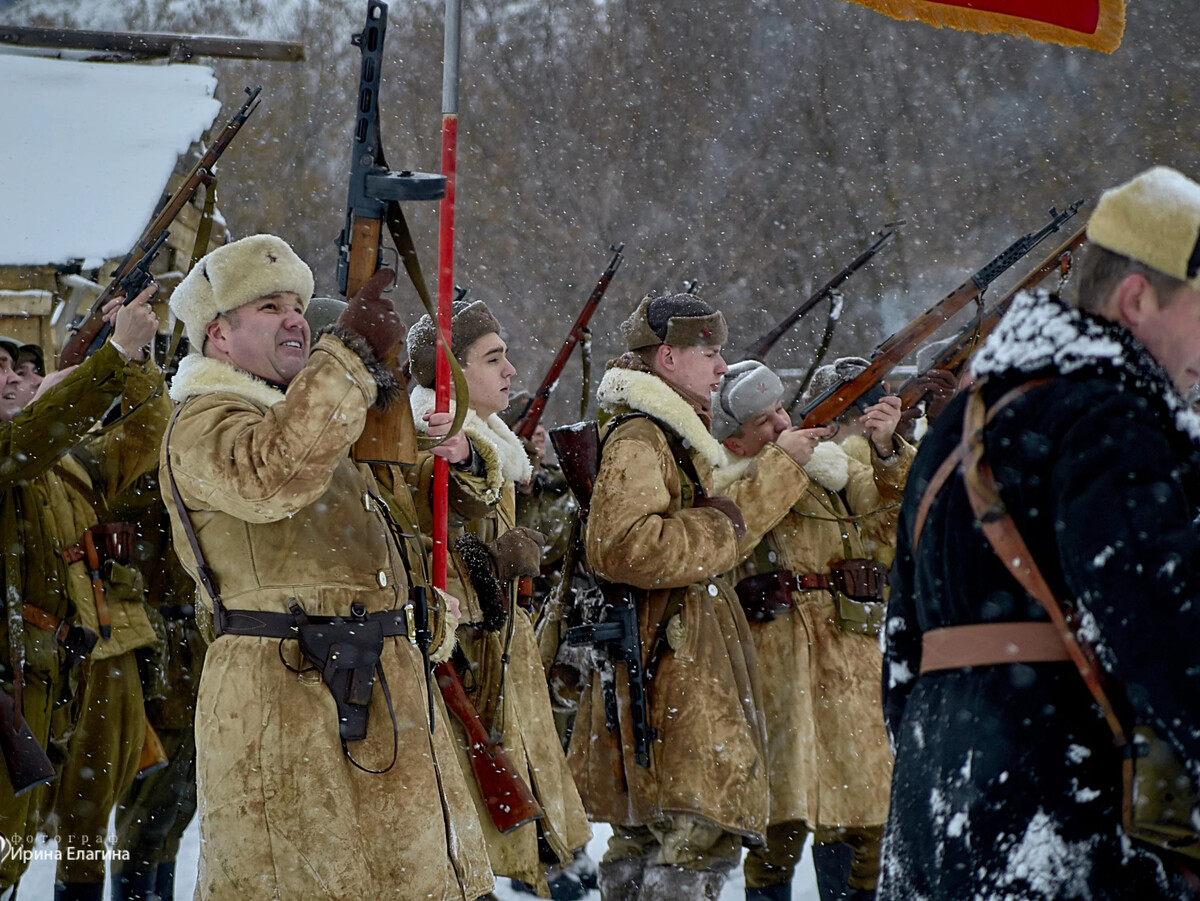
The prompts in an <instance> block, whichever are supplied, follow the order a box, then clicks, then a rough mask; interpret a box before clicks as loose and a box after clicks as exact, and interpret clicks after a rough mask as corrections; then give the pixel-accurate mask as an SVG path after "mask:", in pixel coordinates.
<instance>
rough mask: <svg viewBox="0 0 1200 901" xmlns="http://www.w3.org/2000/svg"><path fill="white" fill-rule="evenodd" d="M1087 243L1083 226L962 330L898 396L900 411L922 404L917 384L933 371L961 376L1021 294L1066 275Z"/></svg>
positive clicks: (1084, 226)
mask: <svg viewBox="0 0 1200 901" xmlns="http://www.w3.org/2000/svg"><path fill="white" fill-rule="evenodd" d="M1086 240H1087V226H1086V225H1083V226H1080V228H1079V230H1078V231H1077V232H1075V234H1073V235H1072V236H1071V237H1070V238H1068V239H1067V240H1066V241H1064V242H1063V243H1062V244H1061V245H1060V246H1059V247H1058V248H1057V249H1056V250H1055V251H1054V252H1053V253H1052V254H1050V255H1049V256H1048V257H1046V259H1044V260H1042V262H1041V263H1039V264H1038V265H1037V267H1036V268H1034V269H1033V270H1032V271H1030V272H1029V274H1028V275H1026V276H1025V277H1024V278H1023V279H1021V280H1020V281H1019V282H1017V284H1015V285H1014V286H1013V287H1012V288H1010V289H1009V290H1008V292H1007V293H1006V294H1005V295H1004V296H1003V297H1001V298H1000V299H999V300H998V301H996V302H995V303H994V304H992V305H991V306H990V307H988V309H987V311H986V312H985V313H984V314H983V315H982V316H981V317H979V321H978V322H976V323H973V324H972V325H970V326H968V327H967V328H965V329H963V331H962V332H961V333H959V335H958V336H957V337H956V338H955V340H954V341H953V342H952V343H951V344H949V345H948V346H947V347H945V348H943V349H942V351H941V352H940V353H939V354H938V355H937V357H936V358H934V360H933V362H932V363H930V364H929V365H928V366H927V367H925V370H924V372H919V373H917V374H916V375H915V376H913V377H912V378H910V379H909V380H908V381H906V382H905V383H904V384H903V385H901V386H900V388H899V390H898V391H896V394H897V395H898V396H899V398H900V405H901V407H902V408H904V409H908V408H910V407H915V406H916V405H917V404H918V403H920V402H921V400H922V398H923V397H924V396H925V393H926V391H925V389H924V388H923V387H921V386H920V385H918V384H917V380H918V379H920V377H921V376H923V375H925V373H927V372H929V371H930V370H933V369H944V370H946V371H948V372H953V373H954V374H955V375H960V374H961V373H962V370H963V368H964V367H965V366H966V365H967V362H968V361H969V360H970V359H971V354H973V353H974V352H975V349H976V348H977V347H979V345H980V344H981V343H982V342H983V339H984V338H986V337H987V336H988V335H990V334H991V333H992V330H993V329H994V328H995V327H996V326H997V325H998V324H999V323H1000V320H1001V319H1003V318H1004V314H1005V313H1007V312H1008V308H1009V307H1010V306H1012V302H1013V299H1014V298H1015V297H1016V296H1017V295H1018V294H1020V293H1021V292H1022V291H1028V290H1029V289H1030V288H1032V287H1034V286H1035V285H1037V284H1038V283H1039V282H1041V281H1042V279H1044V278H1046V277H1047V276H1048V275H1050V273H1052V272H1054V271H1055V270H1056V269H1057V270H1058V271H1059V272H1065V270H1066V268H1068V267H1069V266H1070V262H1071V254H1072V253H1073V252H1074V251H1075V250H1076V249H1077V248H1079V247H1080V246H1081V245H1082V244H1083V243H1084V242H1085V241H1086Z"/></svg>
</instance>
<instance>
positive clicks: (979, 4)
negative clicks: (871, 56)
mask: <svg viewBox="0 0 1200 901" xmlns="http://www.w3.org/2000/svg"><path fill="white" fill-rule="evenodd" d="M849 2H851V3H857V4H859V5H860V6H866V7H869V8H870V9H873V10H875V11H877V12H881V13H883V14H884V15H888V16H891V17H892V18H894V19H902V20H909V21H911V20H918V21H921V22H925V23H926V24H929V25H934V26H936V27H938V28H942V27H946V28H957V29H959V30H961V31H978V32H983V33H985V34H989V33H1002V34H1013V35H1018V36H1020V37H1026V38H1030V39H1032V40H1035V41H1048V42H1050V43H1054V44H1064V45H1066V46H1069V47H1087V48H1089V49H1092V50H1103V51H1104V52H1105V53H1112V52H1113V51H1114V50H1116V49H1117V47H1119V46H1120V45H1121V36H1122V34H1123V33H1124V31H1125V0H943V2H934V0H849Z"/></svg>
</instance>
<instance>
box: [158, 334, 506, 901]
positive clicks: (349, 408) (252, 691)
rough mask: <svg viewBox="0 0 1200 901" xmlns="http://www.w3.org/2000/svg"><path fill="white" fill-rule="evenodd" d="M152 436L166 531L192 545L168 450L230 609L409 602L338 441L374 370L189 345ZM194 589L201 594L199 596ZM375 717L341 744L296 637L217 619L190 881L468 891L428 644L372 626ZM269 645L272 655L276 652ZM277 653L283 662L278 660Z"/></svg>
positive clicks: (334, 355) (306, 893)
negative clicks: (195, 868)
mask: <svg viewBox="0 0 1200 901" xmlns="http://www.w3.org/2000/svg"><path fill="white" fill-rule="evenodd" d="M171 393H172V397H173V398H175V399H176V400H179V401H181V402H182V406H181V407H180V410H179V413H178V418H177V419H176V420H175V424H174V431H173V433H170V432H169V433H168V439H167V441H166V443H165V444H164V449H163V460H164V465H163V466H162V467H161V469H160V482H161V486H162V491H163V494H164V496H165V498H166V502H167V506H168V510H169V511H170V513H171V517H172V533H173V537H174V541H175V547H176V550H177V552H178V553H179V555H180V559H181V560H182V562H183V564H184V566H185V568H187V569H188V571H189V572H190V573H191V574H192V576H193V578H195V577H196V561H195V559H194V557H193V554H192V552H191V550H190V547H189V544H188V540H187V538H186V537H185V534H184V531H183V529H182V521H181V520H180V519H179V514H180V511H179V510H178V509H177V508H176V505H175V504H174V502H173V501H172V500H171V496H170V491H171V488H170V479H169V476H168V472H167V467H166V464H165V461H166V459H167V457H168V455H169V459H170V463H171V469H172V470H173V472H174V475H175V478H176V480H177V483H178V486H179V491H180V492H181V494H182V498H183V502H184V504H185V505H186V507H187V515H188V516H189V517H190V519H191V522H192V523H193V524H194V527H195V530H196V533H197V535H198V538H199V542H200V546H201V549H202V551H203V554H204V556H205V557H206V558H207V561H208V564H209V565H210V566H211V567H212V569H213V571H214V575H215V577H216V580H217V584H218V585H219V588H220V591H221V593H222V598H223V602H224V605H225V606H226V607H227V608H228V609H234V610H246V609H251V610H253V609H257V610H270V611H275V612H280V613H282V612H285V611H286V610H287V605H288V602H289V601H290V600H292V599H294V600H295V601H296V603H298V604H299V605H300V606H301V607H302V608H303V609H304V610H305V611H306V612H307V613H309V614H315V615H342V616H345V615H348V614H349V611H350V605H351V604H352V603H356V602H357V603H361V604H363V605H364V606H365V608H366V610H367V611H368V612H375V611H380V610H390V609H396V608H398V607H400V606H402V605H403V604H405V602H406V601H407V585H408V583H407V579H406V575H405V568H404V562H403V560H402V559H401V556H400V553H399V550H398V546H397V545H396V543H395V540H394V539H393V537H392V536H391V534H390V532H389V528H388V525H387V523H386V521H385V518H384V515H383V510H382V507H381V504H380V502H379V499H378V492H377V487H376V483H375V481H374V478H373V477H372V476H371V473H370V471H369V470H368V469H367V468H366V467H365V466H359V465H356V464H354V463H353V462H352V461H351V460H350V458H349V456H348V451H349V449H350V446H351V444H352V443H353V442H354V441H355V439H356V438H357V437H358V435H359V433H360V432H361V431H362V427H363V423H364V421H365V416H366V411H367V409H368V407H369V406H370V405H371V404H372V403H374V402H375V400H376V394H377V389H376V382H375V380H374V379H373V377H372V375H371V374H370V371H369V370H368V369H367V368H366V366H365V365H364V363H363V361H362V360H361V359H360V358H359V357H358V356H357V355H355V354H354V353H352V352H351V351H350V350H349V349H347V347H346V346H345V345H344V344H343V343H342V342H341V341H340V340H339V339H337V338H335V337H333V336H331V335H326V336H324V337H322V338H321V340H320V341H319V343H318V344H317V345H316V347H315V348H314V350H313V352H312V356H311V358H310V360H309V362H308V365H307V366H306V367H305V369H304V370H303V371H302V372H301V373H300V374H299V375H298V376H297V377H296V378H295V379H294V380H293V381H292V383H291V385H290V386H289V388H288V391H287V394H286V395H284V394H282V393H281V392H279V391H278V390H276V389H275V388H273V387H271V386H269V385H267V384H266V383H264V382H261V381H259V380H257V379H254V378H253V377H251V376H249V375H247V374H246V373H244V372H242V371H240V370H236V369H234V368H233V367H231V366H228V365H226V364H223V363H220V362H217V361H215V360H210V359H206V358H202V357H196V356H192V357H189V358H188V359H186V360H185V361H184V363H183V364H182V365H181V366H180V369H179V374H178V375H177V377H176V378H175V380H174V383H173V385H172V392H171ZM206 601H207V598H206ZM384 641H385V644H384V651H383V657H382V659H381V666H382V669H383V675H384V677H385V678H386V681H387V685H388V688H389V691H390V705H391V707H392V708H393V709H394V722H395V730H394V728H393V719H392V716H391V714H390V713H389V702H388V700H387V698H386V697H385V694H384V692H383V691H382V690H381V687H382V686H381V685H379V684H377V685H376V686H375V689H374V691H373V692H372V696H371V711H370V731H369V733H368V736H367V738H366V740H365V741H362V742H354V743H352V744H351V746H350V748H351V753H352V754H353V755H354V757H355V759H356V760H357V761H359V762H360V763H361V764H362V765H364V766H367V767H371V768H373V769H380V768H384V767H386V766H387V765H388V763H389V761H390V760H391V759H392V751H393V741H398V742H399V750H398V755H397V759H396V763H395V765H394V766H393V767H392V768H391V769H390V770H388V771H387V772H386V773H384V774H381V775H377V774H371V773H366V772H363V771H362V770H359V769H356V768H355V767H354V765H353V764H352V763H351V762H350V761H349V760H348V759H347V758H346V757H345V756H344V755H343V753H342V747H341V743H340V741H339V738H338V721H337V712H336V708H335V706H334V701H333V698H332V696H331V695H330V693H329V690H328V689H327V688H326V687H325V685H324V684H323V683H322V681H321V678H320V675H319V674H318V673H316V672H314V671H312V670H311V669H307V670H305V671H303V672H300V673H299V674H298V673H297V672H296V671H297V670H302V669H304V668H303V667H302V666H301V663H302V661H301V659H300V656H299V652H298V649H297V647H296V645H295V643H293V642H290V641H283V642H281V641H280V640H278V639H269V638H253V637H247V636H239V635H224V636H220V637H218V638H217V639H216V641H215V642H214V643H213V644H212V646H211V647H210V648H209V651H208V655H207V657H206V659H205V663H204V671H203V674H202V676H201V680H200V691H199V697H198V699H197V709H196V752H197V759H198V765H197V783H198V794H199V814H200V837H201V848H202V851H201V858H200V874H199V881H198V884H197V897H200V898H205V899H216V901H225V899H230V901H244V899H247V898H282V899H295V901H302V899H303V901H308V899H311V898H314V897H324V898H336V899H339V901H340V899H347V898H385V897H386V898H397V899H412V898H421V899H470V898H474V897H477V896H478V895H480V894H482V893H484V892H486V891H488V890H489V889H490V887H491V884H492V880H491V874H490V871H489V867H488V859H487V854H486V850H485V848H484V844H483V841H482V836H481V835H480V832H479V828H478V825H477V821H476V818H475V812H474V809H473V807H472V805H471V801H470V796H469V794H468V791H467V787H466V785H465V782H464V780H463V778H462V775H461V773H460V771H459V770H458V768H457V767H456V766H454V764H453V762H452V761H453V760H454V755H455V750H454V748H453V746H452V744H453V743H452V742H451V741H450V739H449V736H450V735H451V732H450V729H449V727H448V724H447V723H446V720H445V718H444V716H442V714H441V708H440V707H435V711H436V713H435V717H436V722H435V726H434V731H433V735H432V737H431V735H430V729H429V711H428V701H427V697H428V695H427V686H426V680H425V673H424V671H423V664H422V660H421V656H420V654H419V653H418V651H417V650H416V648H415V647H413V645H412V644H410V643H409V641H408V639H407V638H405V637H403V636H397V637H391V638H387V639H385V640H384ZM281 657H282V659H281ZM284 661H286V662H287V664H288V665H289V666H290V667H291V669H289V666H285V665H284Z"/></svg>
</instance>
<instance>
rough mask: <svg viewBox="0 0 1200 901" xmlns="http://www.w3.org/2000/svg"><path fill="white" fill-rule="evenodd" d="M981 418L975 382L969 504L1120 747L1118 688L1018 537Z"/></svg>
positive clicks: (969, 421)
mask: <svg viewBox="0 0 1200 901" xmlns="http://www.w3.org/2000/svg"><path fill="white" fill-rule="evenodd" d="M987 419H988V416H987V409H986V405H985V404H984V401H983V397H982V395H981V394H980V393H979V388H978V386H975V387H974V388H972V389H971V397H970V398H969V399H968V401H967V406H966V410H965V412H964V415H963V445H964V446H965V447H966V455H965V459H964V461H963V480H964V482H965V483H966V486H967V497H968V498H969V499H970V501H971V509H972V510H973V511H974V513H975V518H976V519H977V520H978V522H979V525H980V527H981V528H982V529H983V534H984V535H985V536H986V537H987V540H988V543H989V544H990V545H991V547H992V550H993V551H995V553H996V556H997V557H999V558H1000V561H1001V562H1002V563H1003V564H1004V567H1005V569H1007V570H1008V571H1009V573H1011V574H1012V576H1013V578H1014V579H1016V580H1017V582H1018V583H1020V585H1021V587H1022V588H1024V589H1025V591H1027V592H1028V593H1029V594H1030V595H1031V596H1032V597H1034V598H1035V599H1036V600H1037V601H1038V603H1040V604H1041V605H1042V607H1043V608H1044V609H1045V610H1046V613H1047V614H1048V615H1049V616H1050V620H1051V622H1053V623H1054V625H1055V626H1057V627H1058V630H1059V634H1060V635H1061V637H1062V640H1063V644H1064V645H1065V646H1066V648H1067V654H1068V655H1069V656H1070V658H1071V661H1072V662H1073V663H1074V664H1075V667H1076V669H1078V670H1079V674H1080V676H1082V677H1083V681H1084V683H1085V684H1086V685H1087V687H1088V690H1089V691H1090V692H1091V694H1092V697H1093V698H1094V699H1095V701H1096V704H1097V706H1098V707H1099V708H1100V712H1101V713H1102V714H1103V715H1104V719H1105V721H1106V722H1107V723H1108V726H1109V728H1110V729H1111V730H1112V733H1113V739H1114V742H1115V744H1116V745H1117V747H1125V746H1126V745H1127V744H1128V743H1129V739H1128V735H1127V732H1126V729H1125V726H1124V724H1123V723H1122V721H1121V718H1120V717H1119V716H1118V715H1117V712H1116V708H1115V707H1114V705H1113V700H1112V697H1110V695H1112V696H1113V697H1120V698H1122V699H1123V696H1124V692H1123V691H1122V690H1121V687H1120V686H1119V685H1116V684H1114V683H1113V680H1112V679H1111V678H1110V677H1109V676H1108V674H1107V673H1106V672H1105V671H1104V669H1103V668H1102V667H1101V666H1100V661H1099V658H1098V657H1097V655H1096V650H1095V647H1094V646H1093V645H1092V643H1091V641H1090V640H1088V638H1087V637H1085V636H1084V635H1083V634H1082V629H1081V626H1080V623H1079V620H1078V618H1077V617H1075V615H1074V611H1073V610H1072V609H1071V606H1070V605H1069V604H1064V603H1062V602H1060V601H1059V599H1058V598H1057V597H1055V595H1054V592H1053V591H1052V590H1051V588H1050V585H1049V583H1047V582H1046V579H1045V577H1044V576H1043V575H1042V572H1041V570H1040V569H1039V568H1038V565H1037V563H1036V562H1035V561H1034V559H1033V554H1032V553H1031V552H1030V550H1029V547H1028V546H1027V545H1026V543H1025V539H1024V538H1022V537H1021V533H1020V532H1019V531H1018V530H1017V525H1016V523H1015V522H1013V518H1012V516H1010V515H1009V513H1008V510H1007V508H1006V507H1005V505H1004V501H1003V499H1002V498H1001V497H1000V492H999V489H998V488H997V487H996V480H995V477H994V476H993V474H992V467H991V464H990V463H989V461H988V459H987V454H986V451H985V449H984V444H983V428H984V426H985V425H986V423H987Z"/></svg>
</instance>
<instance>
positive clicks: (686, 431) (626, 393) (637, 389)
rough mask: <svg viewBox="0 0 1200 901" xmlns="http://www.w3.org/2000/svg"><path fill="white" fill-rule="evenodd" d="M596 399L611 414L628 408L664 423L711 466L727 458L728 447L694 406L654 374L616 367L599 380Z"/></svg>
mask: <svg viewBox="0 0 1200 901" xmlns="http://www.w3.org/2000/svg"><path fill="white" fill-rule="evenodd" d="M596 399H597V400H598V401H599V402H600V406H602V407H604V409H606V410H608V411H609V412H613V411H615V410H618V409H619V408H621V407H629V408H630V409H633V410H636V411H637V412H639V413H648V414H650V415H651V416H653V417H654V418H655V419H658V420H661V421H662V422H663V423H665V424H666V425H668V426H670V427H671V429H673V430H674V432H675V433H676V434H677V435H679V437H680V438H682V439H683V440H684V443H685V445H686V446H687V447H690V448H692V449H693V450H695V451H696V453H698V454H699V455H700V456H701V457H703V458H704V459H705V460H706V461H708V465H709V466H718V465H720V463H721V462H722V461H723V460H724V459H725V448H723V447H722V446H721V443H720V442H719V441H717V439H716V438H714V437H713V436H712V435H710V434H709V432H708V429H707V428H706V427H705V425H704V423H703V421H701V419H700V416H699V415H698V414H697V413H696V411H695V410H694V409H692V406H691V404H689V403H688V402H687V401H686V400H684V399H683V398H682V397H680V396H679V395H678V394H676V393H675V392H674V391H673V390H671V386H670V385H668V384H667V383H666V382H664V381H663V380H662V379H660V378H659V377H658V376H656V375H653V374H652V373H649V372H638V371H637V370H634V369H623V368H620V367H613V368H612V369H609V370H608V371H607V372H605V373H604V378H602V379H601V380H600V387H599V388H598V389H596Z"/></svg>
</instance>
